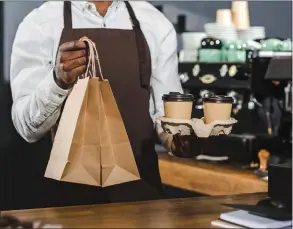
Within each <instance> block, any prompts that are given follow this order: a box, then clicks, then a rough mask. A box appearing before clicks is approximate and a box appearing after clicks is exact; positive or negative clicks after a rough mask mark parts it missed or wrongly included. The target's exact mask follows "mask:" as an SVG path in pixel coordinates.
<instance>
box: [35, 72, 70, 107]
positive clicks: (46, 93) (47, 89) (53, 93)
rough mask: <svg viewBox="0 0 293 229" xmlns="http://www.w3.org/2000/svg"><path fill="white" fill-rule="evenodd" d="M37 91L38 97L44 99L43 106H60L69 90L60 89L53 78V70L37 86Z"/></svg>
mask: <svg viewBox="0 0 293 229" xmlns="http://www.w3.org/2000/svg"><path fill="white" fill-rule="evenodd" d="M37 91H38V92H39V93H40V94H39V95H40V97H42V98H43V99H44V102H45V104H48V103H54V104H56V105H59V104H61V103H62V102H63V101H64V99H65V98H66V96H67V95H68V93H69V90H64V89H62V88H60V87H59V86H58V85H57V84H56V82H55V80H54V77H53V69H52V70H51V71H50V73H49V74H48V75H47V77H46V78H45V79H44V80H43V81H42V82H41V83H40V84H39V85H38V89H37Z"/></svg>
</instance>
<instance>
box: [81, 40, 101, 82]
mask: <svg viewBox="0 0 293 229" xmlns="http://www.w3.org/2000/svg"><path fill="white" fill-rule="evenodd" d="M80 41H83V42H87V43H88V49H89V57H88V60H89V61H88V65H87V69H86V72H85V74H84V75H83V77H82V78H86V77H89V78H93V77H97V75H96V61H97V62H98V67H99V72H100V76H101V79H102V80H104V76H103V72H102V68H101V62H100V58H99V53H98V50H97V48H96V44H95V43H94V42H93V41H92V40H90V39H89V38H87V37H82V38H81V39H80ZM90 67H91V69H90Z"/></svg>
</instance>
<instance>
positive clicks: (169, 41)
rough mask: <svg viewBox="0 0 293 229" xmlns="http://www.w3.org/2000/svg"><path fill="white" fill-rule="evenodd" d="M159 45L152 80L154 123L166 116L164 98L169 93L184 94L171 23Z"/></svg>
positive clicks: (152, 113) (174, 35)
mask: <svg viewBox="0 0 293 229" xmlns="http://www.w3.org/2000/svg"><path fill="white" fill-rule="evenodd" d="M159 43H160V45H159V46H158V47H159V54H158V58H157V61H156V66H155V68H154V69H153V75H152V78H151V99H150V114H151V117H152V119H153V121H154V122H155V119H156V118H157V117H159V116H163V115H164V104H163V101H162V96H163V95H164V94H168V93H169V92H180V93H182V92H183V90H182V86H181V83H180V79H179V75H178V56H177V35H176V32H175V29H174V27H173V26H172V25H171V23H170V25H169V29H168V30H167V32H166V33H165V34H164V36H163V37H162V39H161V41H160V42H159Z"/></svg>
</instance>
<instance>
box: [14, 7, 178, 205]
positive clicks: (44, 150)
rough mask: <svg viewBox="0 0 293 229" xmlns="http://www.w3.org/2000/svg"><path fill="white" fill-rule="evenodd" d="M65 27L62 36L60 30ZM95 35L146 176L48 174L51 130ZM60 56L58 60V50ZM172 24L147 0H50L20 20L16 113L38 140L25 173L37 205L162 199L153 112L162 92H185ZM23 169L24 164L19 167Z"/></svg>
mask: <svg viewBox="0 0 293 229" xmlns="http://www.w3.org/2000/svg"><path fill="white" fill-rule="evenodd" d="M60 34H61V36H60ZM84 36H86V37H88V38H90V39H91V40H92V41H93V42H95V43H96V45H97V49H98V52H99V56H100V61H101V65H102V69H103V72H104V75H105V76H106V77H107V79H109V81H110V83H111V87H112V90H113V93H114V96H115V99H116V101H117V104H118V107H119V110H120V113H121V115H122V118H123V121H124V124H125V127H126V130H127V133H128V136H129V139H130V142H131V146H132V149H133V151H134V154H135V159H136V163H137V166H138V169H139V172H140V175H141V178H142V180H140V181H136V182H129V183H125V184H121V185H116V186H113V187H108V188H98V187H90V186H86V185H79V184H72V183H64V182H58V181H54V180H50V179H46V178H44V171H45V168H46V166H47V163H48V159H49V154H50V150H51V147H52V141H51V139H50V130H51V129H52V128H53V127H54V125H55V124H56V122H57V121H58V118H59V117H60V114H61V112H62V104H64V101H65V99H66V96H67V95H68V89H70V88H71V87H72V86H73V84H74V82H75V81H76V79H77V78H78V76H80V75H81V74H82V73H83V72H84V71H85V66H86V51H85V50H86V46H85V44H84V43H83V42H78V40H79V39H80V38H81V37H84ZM56 56H57V58H56V59H55V57H56ZM177 64H178V63H177V43H176V33H175V30H174V28H173V26H172V24H171V23H170V22H169V21H168V20H167V19H166V18H165V17H164V16H163V15H162V14H161V13H160V12H159V11H157V10H156V9H155V8H154V7H153V6H152V5H150V4H149V3H146V2H131V3H129V2H127V1H126V2H123V1H114V2H94V3H90V2H64V3H63V2H46V3H44V4H43V5H42V6H41V7H40V8H38V9H36V10H34V11H33V12H31V13H30V14H29V15H28V16H27V17H26V18H25V19H24V21H23V22H22V24H21V25H20V26H19V28H18V31H17V34H16V38H15V41H14V45H13V50H12V58H11V89H12V95H13V108H12V120H13V123H14V126H15V128H16V130H17V131H18V133H19V134H20V135H21V136H22V137H23V138H24V139H25V140H26V141H28V142H30V143H34V142H37V143H34V144H32V145H33V146H32V150H31V151H30V152H19V153H27V154H28V158H29V159H28V161H27V162H24V163H23V164H24V168H23V169H21V170H22V172H19V173H18V179H19V178H20V177H21V176H23V178H21V179H27V180H28V185H27V186H26V187H23V189H26V191H25V193H26V195H27V196H26V198H28V199H29V202H30V206H29V207H48V206H62V205H78V204H95V203H108V202H121V201H123V202H125V201H138V200H149V199H157V198H160V197H161V194H162V190H161V179H160V175H159V169H158V157H157V154H156V152H155V148H154V146H155V142H154V136H155V135H154V123H153V120H152V118H153V119H155V118H156V117H157V116H160V115H163V103H162V101H161V98H162V95H163V94H165V93H169V92H171V91H173V92H174V91H177V92H182V88H181V85H180V81H179V78H178V75H177ZM19 170H20V168H19Z"/></svg>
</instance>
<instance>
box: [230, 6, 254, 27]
mask: <svg viewBox="0 0 293 229" xmlns="http://www.w3.org/2000/svg"><path fill="white" fill-rule="evenodd" d="M232 19H233V23H234V25H235V27H236V29H239V30H240V29H248V28H249V27H250V20H249V9H248V2H247V1H232Z"/></svg>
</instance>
